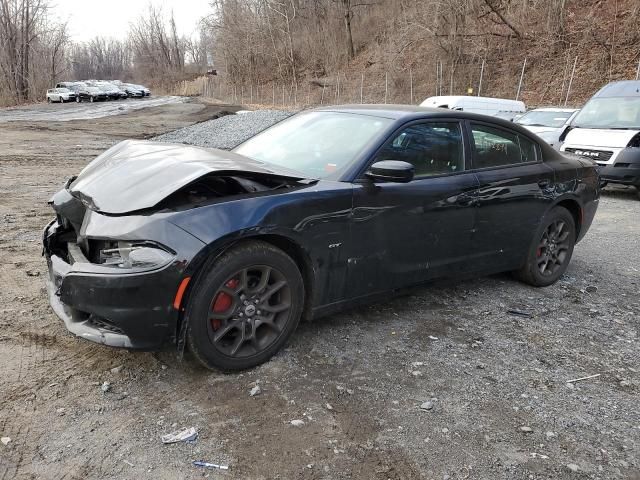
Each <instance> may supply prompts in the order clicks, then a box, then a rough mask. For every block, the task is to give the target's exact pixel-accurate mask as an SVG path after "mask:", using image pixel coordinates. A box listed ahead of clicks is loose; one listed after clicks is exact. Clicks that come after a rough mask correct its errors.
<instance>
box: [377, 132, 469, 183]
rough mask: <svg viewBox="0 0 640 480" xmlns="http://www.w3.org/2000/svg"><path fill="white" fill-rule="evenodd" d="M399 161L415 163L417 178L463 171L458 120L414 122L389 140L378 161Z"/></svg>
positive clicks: (378, 156)
mask: <svg viewBox="0 0 640 480" xmlns="http://www.w3.org/2000/svg"><path fill="white" fill-rule="evenodd" d="M381 160H400V161H403V162H408V163H410V164H412V165H413V166H414V168H415V176H416V177H426V176H433V175H443V174H449V173H456V172H461V171H463V170H464V149H463V145H462V130H461V128H460V124H459V123H458V122H433V123H431V122H429V123H420V124H416V125H411V126H409V127H406V128H404V129H403V130H402V131H401V132H400V133H398V134H397V135H395V136H394V137H393V138H392V139H391V140H389V141H388V142H387V143H386V144H385V145H384V146H383V147H382V150H381V151H380V152H379V153H378V155H377V156H376V158H375V161H381Z"/></svg>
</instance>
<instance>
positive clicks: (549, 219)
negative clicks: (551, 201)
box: [514, 206, 576, 287]
mask: <svg viewBox="0 0 640 480" xmlns="http://www.w3.org/2000/svg"><path fill="white" fill-rule="evenodd" d="M575 243H576V224H575V220H574V219H573V215H571V213H570V212H569V211H568V210H567V209H566V208H564V207H559V206H558V207H554V208H552V209H551V210H550V211H549V212H548V213H547V214H546V215H545V216H544V218H543V219H542V222H540V225H539V227H538V230H537V231H536V234H535V236H534V238H533V241H532V242H531V245H530V246H529V251H528V252H527V260H526V263H525V264H524V266H523V267H522V268H521V269H520V270H518V271H516V272H514V274H515V276H516V277H517V278H518V279H519V280H521V281H523V282H525V283H528V284H529V285H533V286H535V287H547V286H549V285H552V284H554V283H555V282H557V281H558V279H559V278H560V277H561V276H562V274H564V272H565V271H566V270H567V267H568V266H569V262H570V261H571V256H572V255H573V247H574V246H575Z"/></svg>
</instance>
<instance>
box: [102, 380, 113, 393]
mask: <svg viewBox="0 0 640 480" xmlns="http://www.w3.org/2000/svg"><path fill="white" fill-rule="evenodd" d="M100 390H102V393H107V392H108V391H110V390H111V384H110V383H109V382H103V383H102V386H101V387H100Z"/></svg>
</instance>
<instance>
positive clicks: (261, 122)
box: [152, 110, 293, 150]
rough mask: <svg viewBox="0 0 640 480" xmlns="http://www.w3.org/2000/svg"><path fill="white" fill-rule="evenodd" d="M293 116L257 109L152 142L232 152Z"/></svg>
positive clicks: (193, 127)
mask: <svg viewBox="0 0 640 480" xmlns="http://www.w3.org/2000/svg"><path fill="white" fill-rule="evenodd" d="M291 115H293V112H286V111H280V110H256V111H254V112H246V113H241V114H239V115H226V116H224V117H221V118H217V119H213V120H209V121H206V122H202V123H198V124H196V125H191V126H189V127H185V128H181V129H179V130H176V131H174V132H169V133H165V134H164V135H160V136H158V137H155V138H153V139H152V140H156V141H158V142H170V143H186V144H189V145H197V146H199V147H209V148H221V149H223V150H230V149H232V148H234V147H235V146H237V145H240V144H241V143H242V142H244V141H245V140H246V139H248V138H250V137H252V136H254V135H255V134H257V133H260V132H261V131H263V130H265V129H266V128H269V127H270V126H272V125H274V124H276V123H278V122H279V121H281V120H284V119H285V118H287V117H290V116H291Z"/></svg>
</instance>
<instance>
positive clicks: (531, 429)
mask: <svg viewBox="0 0 640 480" xmlns="http://www.w3.org/2000/svg"><path fill="white" fill-rule="evenodd" d="M520 431H521V432H524V433H531V432H533V428H531V427H526V426H524V427H520Z"/></svg>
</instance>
